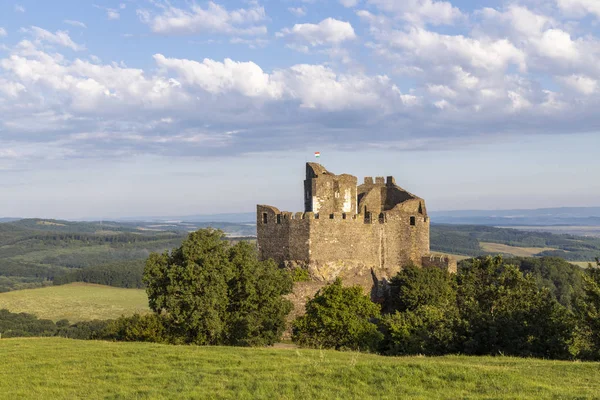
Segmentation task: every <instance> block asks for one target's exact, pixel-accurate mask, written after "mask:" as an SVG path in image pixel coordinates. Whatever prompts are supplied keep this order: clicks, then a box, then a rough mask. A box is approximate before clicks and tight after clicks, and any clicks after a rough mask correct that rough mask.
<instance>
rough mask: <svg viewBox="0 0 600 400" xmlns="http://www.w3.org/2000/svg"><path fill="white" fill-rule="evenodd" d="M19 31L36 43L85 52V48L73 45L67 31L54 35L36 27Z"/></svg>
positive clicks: (57, 32)
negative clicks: (29, 36) (26, 34)
mask: <svg viewBox="0 0 600 400" xmlns="http://www.w3.org/2000/svg"><path fill="white" fill-rule="evenodd" d="M21 31H22V32H26V33H29V34H30V35H31V36H33V38H34V40H35V41H36V42H37V43H50V44H54V45H58V46H63V47H68V48H70V49H71V50H74V51H82V50H85V46H83V45H80V44H77V43H75V42H74V41H73V40H72V39H71V37H70V36H69V33H68V32H67V31H56V32H55V33H52V32H50V31H47V30H45V29H42V28H40V27H37V26H32V27H30V28H23V29H22V30H21Z"/></svg>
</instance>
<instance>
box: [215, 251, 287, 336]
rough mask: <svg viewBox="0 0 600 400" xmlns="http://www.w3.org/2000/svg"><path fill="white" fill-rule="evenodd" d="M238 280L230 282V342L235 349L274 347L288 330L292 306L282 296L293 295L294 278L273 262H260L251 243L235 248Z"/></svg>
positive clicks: (231, 253) (233, 259) (233, 258)
mask: <svg viewBox="0 0 600 400" xmlns="http://www.w3.org/2000/svg"><path fill="white" fill-rule="evenodd" d="M229 260H230V262H231V264H232V266H233V272H234V276H233V279H231V281H230V282H229V292H228V293H229V306H228V307H227V313H228V320H227V340H226V342H227V343H229V344H234V345H250V346H260V345H271V344H273V343H275V342H276V341H277V340H279V338H280V337H281V335H282V334H283V331H284V329H285V320H286V316H287V315H288V314H289V313H290V311H291V310H292V308H293V306H292V303H291V302H289V301H287V300H283V298H282V296H283V295H285V294H288V293H291V292H292V289H293V282H292V277H291V276H290V274H289V273H288V272H287V271H285V270H283V269H281V268H278V267H277V265H276V264H275V263H274V262H273V261H266V262H260V261H258V258H257V254H256V248H255V247H254V246H252V245H251V244H250V243H248V242H239V243H237V244H236V245H235V246H233V247H231V249H230V251H229Z"/></svg>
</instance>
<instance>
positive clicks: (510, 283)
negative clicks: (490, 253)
mask: <svg viewBox="0 0 600 400" xmlns="http://www.w3.org/2000/svg"><path fill="white" fill-rule="evenodd" d="M457 281H458V293H457V294H458V296H457V300H458V301H457V303H458V308H459V310H460V314H461V318H462V319H463V320H465V321H466V331H465V332H464V336H465V337H466V338H467V339H466V340H465V342H464V346H463V349H462V350H463V352H465V353H467V354H479V355H481V354H507V355H516V356H533V357H545V358H569V357H571V356H572V355H571V353H570V348H569V346H570V344H571V342H572V339H573V337H572V326H573V319H572V316H571V314H570V313H569V312H568V311H567V309H566V308H565V307H563V306H561V305H560V304H558V302H557V301H556V300H555V299H553V298H552V296H551V295H550V293H549V291H548V289H539V288H538V287H537V285H536V282H535V280H534V279H533V277H532V276H531V275H523V273H522V272H521V271H519V269H518V268H517V267H515V266H513V265H507V264H505V263H504V261H503V259H502V257H501V256H498V257H495V258H492V257H486V258H484V259H475V260H473V262H472V263H471V265H468V266H465V267H463V268H461V269H460V270H459V273H458V275H457Z"/></svg>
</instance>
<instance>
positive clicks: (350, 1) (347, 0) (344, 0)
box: [339, 0, 360, 8]
mask: <svg viewBox="0 0 600 400" xmlns="http://www.w3.org/2000/svg"><path fill="white" fill-rule="evenodd" d="M339 1H340V4H341V5H343V6H344V7H348V8H350V7H356V6H357V5H358V3H359V2H360V0H339Z"/></svg>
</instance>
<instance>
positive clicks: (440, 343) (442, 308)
mask: <svg viewBox="0 0 600 400" xmlns="http://www.w3.org/2000/svg"><path fill="white" fill-rule="evenodd" d="M385 308H386V311H387V313H388V314H387V315H385V316H384V317H383V318H382V319H381V322H380V329H381V331H382V332H383V333H384V335H385V339H384V340H383V342H382V346H381V351H382V352H383V353H384V354H389V355H402V354H426V355H436V354H445V353H452V352H456V351H457V346H458V345H457V342H458V331H459V326H460V325H461V322H462V321H461V320H460V317H459V313H458V308H457V305H456V288H455V280H454V279H453V276H452V275H451V274H450V273H449V272H448V271H446V270H442V269H440V268H435V267H425V268H421V267H416V266H414V265H410V266H407V267H405V268H404V269H403V270H402V271H400V272H399V273H398V274H397V275H396V276H395V277H394V278H392V280H391V282H390V290H389V295H388V298H387V299H386V302H385Z"/></svg>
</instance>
